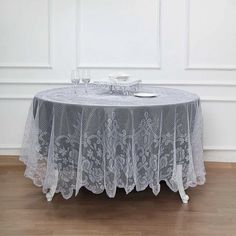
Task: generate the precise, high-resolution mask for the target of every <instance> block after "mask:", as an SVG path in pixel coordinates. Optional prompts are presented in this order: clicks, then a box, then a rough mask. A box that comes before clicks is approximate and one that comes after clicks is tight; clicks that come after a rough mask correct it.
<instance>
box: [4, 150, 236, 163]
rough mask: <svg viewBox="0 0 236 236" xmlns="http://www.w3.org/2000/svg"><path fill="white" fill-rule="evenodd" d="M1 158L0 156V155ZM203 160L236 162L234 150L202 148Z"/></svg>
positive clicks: (14, 153) (11, 152)
mask: <svg viewBox="0 0 236 236" xmlns="http://www.w3.org/2000/svg"><path fill="white" fill-rule="evenodd" d="M0 155H1V156H19V155H20V149H19V148H14V147H7V148H0ZM0 158H1V157H0ZM204 160H205V161H208V162H229V163H236V150H233V149H232V150H231V149H216V150H209V149H206V150H204Z"/></svg>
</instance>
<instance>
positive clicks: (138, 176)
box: [20, 97, 205, 199]
mask: <svg viewBox="0 0 236 236" xmlns="http://www.w3.org/2000/svg"><path fill="white" fill-rule="evenodd" d="M201 132H202V121H201V107H200V104H199V100H194V101H193V102H191V103H186V104H177V105H173V106H170V105H168V106H157V107H136V108H135V107H133V108H125V107H122V108H119V107H105V108H104V107H101V106H99V107H94V106H89V107H88V106H81V105H77V106H76V105H74V104H72V105H70V104H62V103H53V102H47V101H44V100H40V99H38V98H37V97H35V98H34V102H33V104H32V105H31V108H30V110H29V115H28V120H27V122H26V129H25V136H24V142H23V146H22V154H21V157H20V159H21V160H22V161H24V163H25V164H26V166H27V167H26V172H25V176H27V177H29V178H31V179H32V180H33V181H34V183H35V184H36V185H37V186H43V191H44V192H47V190H48V188H50V186H51V185H52V184H54V183H56V185H57V189H56V191H57V192H61V194H62V195H63V197H64V198H65V199H68V198H70V197H71V196H72V195H73V193H75V194H77V193H78V192H79V190H80V188H81V187H82V186H84V187H86V188H87V189H89V190H90V191H92V192H93V193H101V192H103V191H104V190H105V191H106V193H107V195H108V196H109V197H114V196H115V194H116V189H117V187H120V188H124V189H125V191H126V193H129V192H130V191H132V190H133V189H134V188H136V190H137V191H141V190H144V189H145V188H147V187H148V186H149V187H151V188H152V190H153V193H154V194H155V195H157V194H158V193H159V191H160V181H162V180H164V181H165V182H166V183H167V184H168V186H169V187H170V189H172V190H173V191H177V184H176V165H177V164H181V165H182V167H183V184H184V187H185V188H188V187H189V186H196V185H197V184H203V183H204V181H205V168H204V163H203V154H202V134H201ZM55 170H57V171H58V177H57V178H56V177H55V174H54V172H55Z"/></svg>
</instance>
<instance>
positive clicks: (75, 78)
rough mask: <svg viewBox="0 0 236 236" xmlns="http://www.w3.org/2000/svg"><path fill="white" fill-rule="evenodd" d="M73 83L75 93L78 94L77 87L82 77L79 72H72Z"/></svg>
mask: <svg viewBox="0 0 236 236" xmlns="http://www.w3.org/2000/svg"><path fill="white" fill-rule="evenodd" d="M71 82H72V84H73V85H74V92H75V93H76V89H77V85H78V84H79V82H80V76H79V72H78V70H72V72H71Z"/></svg>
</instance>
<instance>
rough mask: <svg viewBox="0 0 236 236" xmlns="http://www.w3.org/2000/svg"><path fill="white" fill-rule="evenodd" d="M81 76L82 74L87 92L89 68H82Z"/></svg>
mask: <svg viewBox="0 0 236 236" xmlns="http://www.w3.org/2000/svg"><path fill="white" fill-rule="evenodd" d="M83 72H84V73H83V76H82V82H83V83H84V85H85V93H88V84H89V83H90V80H91V79H90V71H89V70H84V71H83Z"/></svg>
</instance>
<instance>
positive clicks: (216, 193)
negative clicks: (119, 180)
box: [0, 156, 236, 236]
mask: <svg viewBox="0 0 236 236" xmlns="http://www.w3.org/2000/svg"><path fill="white" fill-rule="evenodd" d="M206 167H207V183H206V184H205V185H204V186H199V187H196V188H191V189H189V190H187V193H188V194H189V196H190V202H189V204H188V205H183V204H182V203H181V201H180V199H179V196H178V194H177V193H173V192H171V191H170V190H169V189H168V187H167V186H166V185H165V184H162V189H161V192H160V194H159V195H158V196H157V197H155V196H154V195H153V194H152V192H151V190H150V189H147V190H146V191H143V192H139V193H137V192H132V193H130V194H128V195H126V194H125V193H124V191H123V190H119V191H118V193H117V195H116V197H115V198H114V199H109V198H108V197H107V196H106V195H105V194H101V195H95V194H92V193H90V192H88V191H87V190H85V189H84V190H82V191H81V192H80V193H79V195H78V196H77V197H76V198H75V197H73V198H72V199H70V200H64V199H62V197H61V196H60V195H59V194H57V195H56V196H55V197H54V199H53V201H52V202H50V203H48V202H47V201H46V199H45V196H44V195H43V194H42V192H41V189H40V188H38V187H35V186H34V185H33V184H32V182H31V180H29V179H26V178H25V177H24V176H23V173H24V165H23V164H21V163H20V162H19V161H18V159H17V158H16V157H2V156H1V157H0V235H1V236H8V235H11V236H14V235H17V236H20V235H30V236H34V235H44V236H46V235H63V236H70V235H79V236H82V235H83V236H85V235H86V236H87V235H90V236H91V235H92V236H108V235H109V236H118V235H120V236H121V235H122V236H151V235H155V236H156V235H163V236H169V235H171V236H173V235H183V236H185V235H186V236H195V235H197V236H204V235H212V236H228V235H230V236H235V235H236V164H222V163H207V164H206Z"/></svg>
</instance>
